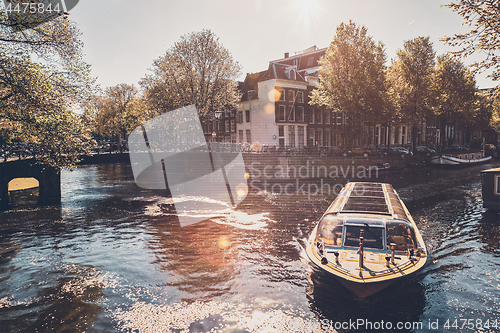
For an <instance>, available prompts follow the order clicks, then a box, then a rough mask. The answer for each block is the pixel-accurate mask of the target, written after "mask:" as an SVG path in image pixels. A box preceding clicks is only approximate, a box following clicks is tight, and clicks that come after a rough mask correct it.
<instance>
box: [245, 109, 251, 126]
mask: <svg viewBox="0 0 500 333" xmlns="http://www.w3.org/2000/svg"><path fill="white" fill-rule="evenodd" d="M245 118H246V121H247V123H249V122H250V110H246V111H245Z"/></svg>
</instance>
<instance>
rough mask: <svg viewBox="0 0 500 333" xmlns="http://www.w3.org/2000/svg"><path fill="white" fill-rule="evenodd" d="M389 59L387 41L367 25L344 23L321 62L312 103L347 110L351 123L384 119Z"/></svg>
mask: <svg viewBox="0 0 500 333" xmlns="http://www.w3.org/2000/svg"><path fill="white" fill-rule="evenodd" d="M385 61H386V54H385V51H384V46H383V44H382V43H381V42H378V43H376V42H374V41H373V39H372V37H370V36H368V35H367V28H366V27H364V26H357V25H356V24H355V23H354V22H352V21H349V23H348V24H345V23H341V24H340V25H339V26H338V27H337V33H336V35H335V37H334V39H333V41H332V43H331V44H330V46H329V47H328V49H327V51H326V53H325V56H324V57H323V58H322V59H321V60H320V61H319V65H320V67H319V83H318V86H317V88H316V89H314V90H313V92H312V94H311V101H310V104H311V105H319V106H325V107H327V108H328V109H331V110H335V111H342V112H345V113H347V114H349V117H350V118H351V119H352V120H353V121H351V123H353V122H356V123H357V122H359V121H360V120H363V121H365V122H368V123H370V122H371V123H373V122H375V121H380V119H381V116H382V115H383V112H384V110H385V108H384V104H385V101H384V98H385V94H386V82H385V74H384V63H385Z"/></svg>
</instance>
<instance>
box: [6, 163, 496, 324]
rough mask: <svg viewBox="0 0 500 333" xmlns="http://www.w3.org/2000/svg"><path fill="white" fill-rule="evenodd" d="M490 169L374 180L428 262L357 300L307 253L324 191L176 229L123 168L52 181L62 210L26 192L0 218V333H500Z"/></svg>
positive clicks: (163, 205)
mask: <svg viewBox="0 0 500 333" xmlns="http://www.w3.org/2000/svg"><path fill="white" fill-rule="evenodd" d="M497 165H499V163H498V162H495V163H492V164H488V165H482V166H474V167H470V168H466V169H460V170H446V169H433V168H428V167H416V168H411V169H401V170H399V171H389V172H385V173H380V174H379V175H378V179H376V180H378V181H382V182H389V183H391V184H393V186H394V187H395V188H396V190H397V191H398V193H399V194H400V196H401V197H402V199H403V200H404V201H405V203H406V204H407V206H408V209H409V210H410V212H411V214H412V215H413V217H414V219H415V221H416V223H417V225H418V227H419V229H420V231H421V233H422V236H423V238H424V240H425V242H426V245H427V247H428V249H429V251H430V254H431V257H430V260H429V265H428V266H427V267H426V268H425V269H424V270H423V271H422V272H421V273H419V274H418V275H417V276H416V277H415V278H414V279H412V280H409V281H405V282H404V283H398V284H395V285H393V286H391V287H390V288H388V289H386V290H384V291H382V292H380V293H379V294H375V295H373V296H371V297H369V298H366V299H357V298H355V297H354V296H352V295H351V294H350V293H349V292H348V291H346V290H345V289H344V288H343V287H342V286H341V285H340V284H339V283H337V282H336V280H334V279H331V278H329V277H328V276H324V275H323V274H322V273H321V272H319V271H317V270H316V269H314V268H313V267H312V265H311V264H310V263H309V262H308V260H307V258H306V255H305V252H304V244H305V243H306V240H307V237H308V236H309V234H310V232H311V231H312V229H313V228H314V225H315V224H314V221H315V219H316V218H318V217H319V216H320V215H321V213H322V212H323V211H324V210H325V209H326V208H327V207H328V206H329V204H330V202H331V201H332V200H333V199H334V198H335V193H334V191H324V192H323V191H321V192H320V191H315V192H314V193H311V192H310V191H309V192H308V193H305V192H304V191H296V192H292V193H291V192H283V191H277V189H278V188H280V187H278V186H275V187H274V188H272V189H269V188H267V189H262V188H260V189H255V188H253V189H252V190H251V191H250V192H249V193H248V195H247V197H246V199H245V200H244V201H243V202H242V203H241V204H240V205H239V206H238V207H237V208H236V209H233V208H231V207H228V208H227V209H225V210H222V211H217V212H213V214H212V216H211V217H209V218H208V219H207V220H206V221H205V222H201V223H198V224H193V225H191V226H188V227H184V228H181V227H180V226H179V222H178V220H177V217H176V214H175V210H174V208H173V201H172V199H169V198H166V197H165V196H164V195H163V193H161V192H155V191H149V190H143V189H140V188H138V187H137V186H136V185H135V184H134V180H133V176H132V172H131V168H130V165H129V164H127V163H117V164H102V165H85V166H80V167H78V168H77V169H76V170H74V171H63V173H62V202H61V205H60V206H48V207H46V206H44V207H41V206H36V205H35V206H33V204H32V202H30V198H31V197H33V196H36V193H33V192H29V191H28V192H27V193H24V197H23V194H19V193H12V198H13V200H14V205H13V206H12V209H11V210H9V211H6V212H1V213H0V220H1V222H0V332H209V331H210V332H324V331H328V332H334V331H335V329H336V331H338V332H371V331H376V332H400V331H406V332H443V331H449V332H498V331H500V217H499V214H498V213H496V212H492V211H488V210H485V209H483V208H482V199H481V184H480V170H483V169H486V168H489V167H493V166H497ZM325 181H329V182H330V183H333V182H335V183H338V184H343V183H345V182H346V181H347V178H345V177H339V178H337V179H327V180H325ZM324 184H326V183H323V184H322V185H324ZM332 185H333V184H332ZM281 188H282V187H281ZM331 188H335V186H332V187H331ZM273 190H274V191H273ZM194 200H197V199H196V198H195V199H194ZM199 200H200V201H201V200H203V199H202V198H199ZM398 328H400V329H398Z"/></svg>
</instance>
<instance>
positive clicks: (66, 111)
mask: <svg viewBox="0 0 500 333" xmlns="http://www.w3.org/2000/svg"><path fill="white" fill-rule="evenodd" d="M0 15H1V16H0V124H1V126H2V128H5V129H7V128H8V129H9V138H8V139H18V140H22V141H24V142H26V143H30V144H32V145H35V146H36V148H37V151H38V160H39V161H42V162H45V163H48V164H51V165H53V166H69V167H71V166H73V165H74V164H75V162H76V161H77V155H78V154H79V153H84V152H87V151H88V150H89V149H90V147H89V144H88V143H89V142H90V141H91V140H90V133H89V130H88V129H87V128H86V127H85V126H84V124H83V122H82V121H81V119H80V118H79V117H78V116H77V115H75V114H74V113H73V112H72V111H71V110H72V109H73V108H75V107H76V106H79V107H81V108H85V107H86V102H87V101H88V100H89V99H88V96H89V94H90V93H91V91H92V89H93V88H92V87H93V80H92V79H91V77H90V66H89V65H88V64H86V63H85V62H84V61H83V60H82V57H83V55H82V43H81V42H80V40H79V38H78V37H79V34H80V33H79V32H78V29H77V28H76V26H75V24H74V23H72V22H70V21H69V20H68V19H67V18H65V17H60V18H57V19H54V20H52V21H50V22H46V23H43V24H41V25H38V26H36V27H33V28H30V29H26V30H21V29H18V27H16V26H15V25H14V26H12V21H9V19H8V17H7V16H6V13H5V11H4V10H3V11H2V12H1V13H0Z"/></svg>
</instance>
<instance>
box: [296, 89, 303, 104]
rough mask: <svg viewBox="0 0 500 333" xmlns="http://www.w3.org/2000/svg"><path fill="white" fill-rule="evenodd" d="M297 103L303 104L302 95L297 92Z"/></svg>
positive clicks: (300, 92)
mask: <svg viewBox="0 0 500 333" xmlns="http://www.w3.org/2000/svg"><path fill="white" fill-rule="evenodd" d="M297 102H298V103H304V93H303V92H302V91H299V92H298V93H297Z"/></svg>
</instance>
